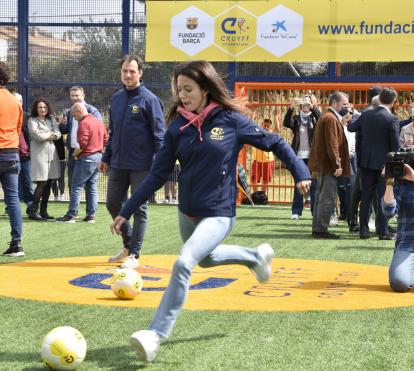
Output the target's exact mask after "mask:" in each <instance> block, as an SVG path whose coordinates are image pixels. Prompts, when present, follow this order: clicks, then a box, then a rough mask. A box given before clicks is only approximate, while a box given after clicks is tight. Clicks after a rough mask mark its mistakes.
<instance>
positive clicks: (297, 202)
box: [292, 158, 316, 215]
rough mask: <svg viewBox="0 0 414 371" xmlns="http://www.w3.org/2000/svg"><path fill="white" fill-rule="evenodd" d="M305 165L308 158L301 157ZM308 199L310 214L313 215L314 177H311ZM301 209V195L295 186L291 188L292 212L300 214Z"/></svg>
mask: <svg viewBox="0 0 414 371" xmlns="http://www.w3.org/2000/svg"><path fill="white" fill-rule="evenodd" d="M302 160H303V162H304V163H305V165H308V159H307V158H304V159H302ZM309 194H310V199H311V214H312V215H313V208H314V206H315V196H316V179H312V182H311V186H310V189H309ZM302 211H303V196H302V194H301V193H300V192H299V191H298V189H297V188H296V186H295V187H294V188H293V201H292V214H297V215H302Z"/></svg>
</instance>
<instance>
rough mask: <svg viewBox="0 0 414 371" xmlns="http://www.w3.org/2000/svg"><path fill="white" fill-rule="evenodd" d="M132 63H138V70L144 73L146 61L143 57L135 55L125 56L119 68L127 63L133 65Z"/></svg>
mask: <svg viewBox="0 0 414 371" xmlns="http://www.w3.org/2000/svg"><path fill="white" fill-rule="evenodd" d="M132 61H135V62H137V65H138V70H140V71H142V70H143V69H144V61H143V60H142V58H141V57H139V56H138V55H135V54H127V55H124V56H123V57H122V59H121V62H120V63H119V68H122V65H123V64H124V63H125V62H128V63H131V62H132Z"/></svg>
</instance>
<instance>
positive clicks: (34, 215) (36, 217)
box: [28, 213, 46, 222]
mask: <svg viewBox="0 0 414 371" xmlns="http://www.w3.org/2000/svg"><path fill="white" fill-rule="evenodd" d="M28 217H29V219H30V220H36V221H38V222H44V221H45V220H46V219H43V218H42V217H41V216H40V214H39V213H30V214H29V215H28Z"/></svg>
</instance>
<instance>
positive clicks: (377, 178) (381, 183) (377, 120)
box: [348, 88, 399, 240]
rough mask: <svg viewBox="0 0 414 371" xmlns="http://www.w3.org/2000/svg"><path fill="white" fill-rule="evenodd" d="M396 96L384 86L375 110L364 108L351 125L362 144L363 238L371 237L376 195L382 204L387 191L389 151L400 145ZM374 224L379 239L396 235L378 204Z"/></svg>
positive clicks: (361, 230)
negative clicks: (383, 173)
mask: <svg viewBox="0 0 414 371" xmlns="http://www.w3.org/2000/svg"><path fill="white" fill-rule="evenodd" d="M396 99H397V93H396V92H395V90H394V89H390V88H384V89H383V90H382V92H381V93H380V96H379V100H380V105H379V106H378V107H376V108H374V109H372V110H369V111H364V112H363V113H362V115H361V116H360V117H359V118H358V119H357V120H356V121H355V122H352V123H350V124H349V125H348V130H349V131H350V132H359V133H361V148H360V159H359V166H360V179H361V180H360V182H361V207H360V210H359V221H360V231H359V235H360V238H362V239H366V238H370V237H371V234H370V232H369V228H368V222H369V208H370V205H371V203H372V201H373V199H374V197H376V200H377V204H378V205H381V198H382V197H383V196H384V192H385V179H384V178H383V177H382V176H381V171H382V169H383V167H384V165H385V162H386V160H387V153H388V152H392V151H397V150H398V148H399V120H398V118H397V117H396V116H394V115H393V114H392V113H391V111H390V109H391V108H392V106H393V105H394V102H395V100H396ZM375 225H376V229H377V231H376V232H377V234H378V236H379V239H380V240H391V239H394V235H393V234H391V233H389V231H388V220H387V219H386V217H385V216H384V213H383V212H382V209H381V207H378V211H377V214H376V220H375Z"/></svg>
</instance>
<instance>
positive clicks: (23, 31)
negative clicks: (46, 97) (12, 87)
mask: <svg viewBox="0 0 414 371" xmlns="http://www.w3.org/2000/svg"><path fill="white" fill-rule="evenodd" d="M17 35H18V36H17V37H18V53H17V65H18V68H17V91H18V92H19V93H20V94H21V95H22V97H23V108H24V110H25V111H27V107H28V103H29V101H28V99H29V92H28V82H29V3H28V1H27V0H19V2H18V5H17Z"/></svg>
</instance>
